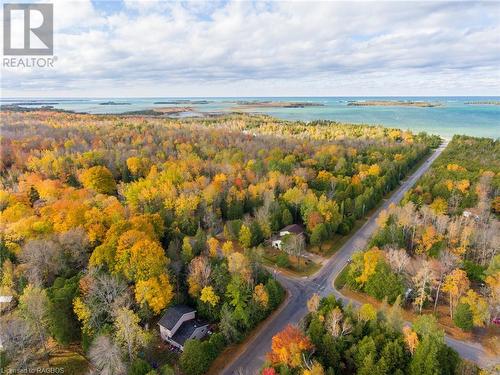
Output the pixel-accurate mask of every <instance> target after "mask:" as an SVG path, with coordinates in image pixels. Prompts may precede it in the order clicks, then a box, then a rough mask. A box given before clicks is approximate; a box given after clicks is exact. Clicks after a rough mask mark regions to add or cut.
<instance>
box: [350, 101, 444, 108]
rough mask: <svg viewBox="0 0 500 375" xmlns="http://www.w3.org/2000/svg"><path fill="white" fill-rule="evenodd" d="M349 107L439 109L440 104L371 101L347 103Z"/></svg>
mask: <svg viewBox="0 0 500 375" xmlns="http://www.w3.org/2000/svg"><path fill="white" fill-rule="evenodd" d="M347 105H349V106H358V107H364V106H386V107H392V106H398V107H441V106H442V105H443V104H442V103H430V102H417V101H393V100H371V101H354V102H349V103H347Z"/></svg>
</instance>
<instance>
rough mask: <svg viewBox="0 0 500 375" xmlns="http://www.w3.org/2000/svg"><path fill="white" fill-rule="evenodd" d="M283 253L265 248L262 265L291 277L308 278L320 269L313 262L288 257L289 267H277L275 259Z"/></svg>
mask: <svg viewBox="0 0 500 375" xmlns="http://www.w3.org/2000/svg"><path fill="white" fill-rule="evenodd" d="M282 253H283V252H282V251H280V250H277V249H274V248H271V247H266V248H265V250H264V254H263V256H262V263H263V264H264V265H266V266H268V267H273V268H276V269H278V270H280V271H281V272H283V273H286V274H290V275H292V276H310V275H312V274H314V273H315V272H316V271H318V270H319V269H320V268H321V265H320V264H317V263H315V262H313V261H312V260H310V259H306V258H299V257H294V256H289V257H288V260H289V265H288V266H287V267H279V266H278V265H277V261H278V260H277V259H278V256H279V255H280V254H282Z"/></svg>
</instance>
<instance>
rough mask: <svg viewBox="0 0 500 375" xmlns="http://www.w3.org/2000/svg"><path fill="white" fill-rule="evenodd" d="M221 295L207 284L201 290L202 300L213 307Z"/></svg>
mask: <svg viewBox="0 0 500 375" xmlns="http://www.w3.org/2000/svg"><path fill="white" fill-rule="evenodd" d="M219 300H220V297H219V296H218V295H217V294H215V291H214V288H212V287H211V286H210V285H207V286H206V287H204V288H203V289H202V290H201V295H200V301H201V302H205V303H208V304H210V305H211V306H212V307H214V306H215V305H217V304H218V303H219Z"/></svg>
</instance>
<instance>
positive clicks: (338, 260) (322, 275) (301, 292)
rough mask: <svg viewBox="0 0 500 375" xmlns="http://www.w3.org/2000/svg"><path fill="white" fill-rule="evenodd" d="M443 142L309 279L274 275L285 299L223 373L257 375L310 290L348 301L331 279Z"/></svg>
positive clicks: (471, 349)
mask: <svg viewBox="0 0 500 375" xmlns="http://www.w3.org/2000/svg"><path fill="white" fill-rule="evenodd" d="M446 144H447V143H444V144H443V145H441V146H440V147H439V148H438V149H436V150H435V152H434V153H433V154H432V155H431V156H430V157H429V158H428V159H427V161H426V162H425V163H424V164H422V165H421V166H420V167H419V168H418V169H417V171H415V172H414V173H413V174H412V175H411V176H410V177H409V178H408V179H406V180H405V181H404V182H403V183H402V184H401V185H400V186H399V188H398V189H397V190H396V192H395V193H394V194H392V195H391V197H390V198H389V199H387V200H386V201H384V203H383V204H382V205H381V206H380V207H379V208H378V209H377V210H376V212H375V213H374V214H372V216H371V217H370V218H369V219H368V220H367V222H366V223H365V224H364V225H363V226H362V227H361V228H360V229H359V230H358V231H357V232H356V233H355V234H354V235H353V236H352V237H351V238H350V239H349V241H347V242H346V243H345V244H344V246H342V248H341V249H339V250H338V251H337V252H336V253H335V255H334V256H332V257H331V258H330V259H329V260H328V262H326V263H325V264H324V265H323V267H322V268H321V270H320V271H318V272H317V273H316V274H315V275H314V276H313V277H311V278H302V279H297V278H290V277H286V276H284V275H282V274H277V275H276V278H277V279H278V281H279V282H280V283H281V284H282V285H283V286H284V287H285V288H286V289H287V291H288V298H287V301H285V304H284V306H283V307H282V308H281V310H280V311H279V312H278V313H277V314H275V315H274V316H273V318H272V319H271V320H269V321H268V322H267V323H266V324H265V325H264V326H263V327H261V328H260V332H259V333H258V334H257V335H255V337H254V338H253V339H252V340H251V341H250V342H248V343H247V345H246V347H245V350H244V352H242V353H241V354H240V355H239V356H237V357H236V358H235V359H234V360H233V361H232V362H230V363H229V364H228V366H227V367H226V368H225V369H224V371H223V372H222V373H223V374H224V375H232V374H239V375H241V374H248V375H254V374H257V373H258V371H259V370H260V368H261V366H262V364H263V362H264V361H265V355H266V353H267V352H269V350H270V349H271V339H272V337H273V336H274V335H275V334H276V333H278V332H279V331H281V330H282V329H283V328H284V327H285V326H286V325H287V324H289V323H292V324H294V323H298V322H299V321H300V319H302V318H303V317H304V316H305V315H306V314H307V305H306V303H307V300H308V299H309V298H310V297H311V295H312V294H313V293H318V294H320V295H322V296H326V295H329V294H332V293H333V294H335V296H336V297H337V298H341V299H342V300H344V302H353V303H356V301H349V300H348V299H347V298H346V297H344V296H343V295H342V294H341V293H340V292H339V291H338V290H336V289H335V288H334V286H333V280H335V278H336V277H337V275H338V274H339V273H340V271H342V269H343V268H344V267H345V265H346V263H347V261H348V260H349V258H351V256H352V254H353V253H354V252H355V251H357V250H360V249H363V248H364V247H365V246H366V244H367V242H368V240H369V238H370V237H371V235H372V233H373V232H374V231H375V229H376V221H375V220H376V218H377V216H378V215H379V213H380V211H382V210H384V209H387V208H388V207H389V205H390V204H391V203H394V204H397V203H399V201H400V200H401V199H402V198H403V196H404V194H405V192H406V191H408V190H409V189H410V188H411V187H412V186H413V185H414V184H415V182H416V181H417V180H418V179H419V178H420V177H421V176H422V175H423V174H424V173H425V172H426V171H427V170H428V169H429V167H430V165H431V164H432V162H433V161H434V160H435V159H436V158H437V157H438V156H439V155H440V154H441V152H442V151H443V150H444V148H445V147H446ZM446 341H447V343H448V345H450V346H451V347H453V348H454V349H455V350H457V351H458V353H459V354H460V355H461V356H462V357H463V358H466V359H469V360H473V361H475V362H477V363H478V364H479V365H481V366H487V365H490V364H492V362H491V359H488V358H487V357H486V355H485V353H484V351H483V348H482V347H481V346H480V345H478V344H474V343H468V342H463V341H458V340H454V339H452V338H449V337H447V338H446Z"/></svg>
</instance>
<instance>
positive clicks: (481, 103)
mask: <svg viewBox="0 0 500 375" xmlns="http://www.w3.org/2000/svg"><path fill="white" fill-rule="evenodd" d="M464 104H468V105H500V100H488V101H480V102H465V103H464Z"/></svg>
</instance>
